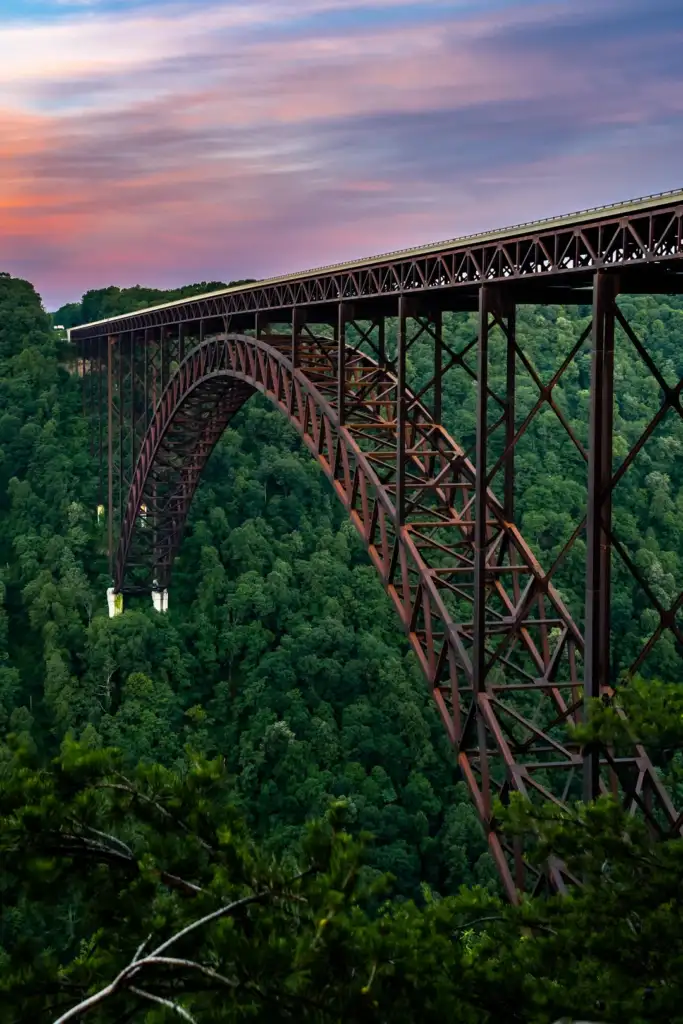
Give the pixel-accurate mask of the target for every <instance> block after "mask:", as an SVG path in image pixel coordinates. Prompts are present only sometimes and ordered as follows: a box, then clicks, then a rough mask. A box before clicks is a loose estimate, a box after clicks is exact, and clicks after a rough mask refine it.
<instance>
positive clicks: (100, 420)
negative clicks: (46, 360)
mask: <svg viewBox="0 0 683 1024" xmlns="http://www.w3.org/2000/svg"><path fill="white" fill-rule="evenodd" d="M103 348H104V344H103V339H102V337H98V339H97V391H98V399H97V405H98V414H97V444H98V454H99V483H98V490H97V504H98V505H103V504H104V401H103V399H104V395H103V392H104V374H105V369H104V353H103V351H102V350H103Z"/></svg>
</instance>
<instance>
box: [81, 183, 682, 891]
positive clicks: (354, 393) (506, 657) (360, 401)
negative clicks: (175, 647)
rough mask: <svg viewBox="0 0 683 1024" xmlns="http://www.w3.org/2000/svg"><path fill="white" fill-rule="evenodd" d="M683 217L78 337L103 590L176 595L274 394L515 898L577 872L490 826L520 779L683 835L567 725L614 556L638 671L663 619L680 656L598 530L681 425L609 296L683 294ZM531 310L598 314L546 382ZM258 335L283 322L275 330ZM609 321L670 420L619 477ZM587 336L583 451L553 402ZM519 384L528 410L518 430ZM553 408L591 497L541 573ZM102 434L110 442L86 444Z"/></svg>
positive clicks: (631, 764) (490, 251)
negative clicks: (540, 497)
mask: <svg viewBox="0 0 683 1024" xmlns="http://www.w3.org/2000/svg"><path fill="white" fill-rule="evenodd" d="M682 224H683V193H676V194H669V195H667V196H662V197H654V198H651V199H650V200H644V201H638V202H636V203H634V204H630V205H627V206H625V207H621V208H619V209H613V210H612V209H611V210H603V211H593V212H592V213H589V214H586V215H582V216H574V217H570V218H564V219H562V220H560V221H556V222H551V223H546V224H538V225H531V226H527V227H524V228H521V229H519V230H517V231H514V230H513V231H508V232H495V233H492V234H491V235H489V236H482V237H480V238H475V239H465V240H462V241H460V242H455V243H448V244H447V245H444V246H442V247H430V248H429V249H427V250H422V251H419V252H411V253H405V254H397V255H395V256H394V257H385V258H377V259H374V260H369V261H367V263H366V264H358V265H347V266H345V267H340V268H327V269H324V270H321V271H319V272H315V273H309V274H307V275H295V276H294V277H292V278H289V279H285V280H278V281H270V282H264V283H260V284H258V285H251V286H246V287H242V288H238V289H232V290H227V291H225V292H222V293H216V294H214V295H211V296H207V297H199V298H196V299H191V300H187V301H184V302H179V303H174V304H170V305H168V306H165V307H159V308H157V309H155V310H150V311H141V312H139V313H135V314H131V315H128V316H125V317H119V318H115V319H113V320H111V321H107V322H104V323H101V324H95V325H88V326H86V327H82V328H77V329H75V330H73V331H72V332H71V336H72V339H73V340H75V341H76V343H77V344H78V346H79V350H80V355H81V358H82V359H83V366H84V370H87V371H88V372H85V373H84V387H85V389H86V394H87V395H88V396H89V398H88V401H89V402H90V406H91V408H94V406H96V405H97V396H98V394H99V395H102V394H103V393H105V394H107V395H108V401H107V417H106V420H107V424H108V455H109V460H108V465H109V476H108V490H109V503H108V514H109V523H110V537H111V542H110V554H111V564H112V574H113V578H114V585H115V589H116V590H118V591H121V590H123V591H124V592H133V593H135V592H149V590H150V589H151V588H152V587H156V588H165V587H166V586H167V585H168V583H169V580H170V574H171V568H172V564H173V559H174V557H175V555H176V553H177V551H178V548H179V545H180V542H181V538H182V531H183V527H184V523H185V520H186V517H187V513H188V510H189V507H190V503H191V501H192V497H193V495H194V492H195V489H196V487H197V484H198V481H199V478H200V476H201V472H202V470H203V467H204V465H205V463H206V460H207V458H208V457H209V455H210V454H211V451H212V450H213V447H214V445H215V443H216V441H217V440H218V438H219V437H220V435H221V434H222V432H223V430H224V429H225V426H226V424H227V423H228V421H229V420H230V418H231V417H232V416H233V415H234V413H235V412H236V411H237V410H238V409H239V408H240V407H241V406H242V405H243V403H244V402H245V401H247V399H248V398H249V397H250V395H252V394H253V393H254V391H260V392H261V393H263V394H265V395H266V396H267V397H268V398H269V399H270V400H271V401H272V402H273V403H274V404H275V405H277V406H278V408H280V409H281V410H282V412H283V414H284V415H286V416H287V417H288V418H289V419H290V421H291V422H292V423H293V424H294V426H295V427H296V428H297V430H298V431H299V433H300V435H301V436H302V438H303V440H304V443H305V444H306V446H307V447H308V449H309V450H310V451H311V453H312V454H313V456H314V457H315V458H316V459H317V460H318V462H319V463H320V465H321V466H322V468H323V470H324V472H325V473H326V474H327V476H328V477H329V479H330V480H331V482H332V485H333V487H334V490H335V492H336V494H337V495H338V497H339V499H340V500H341V501H342V502H343V504H344V506H345V507H346V508H347V510H348V512H349V515H350V517H351V520H352V522H353V523H354V525H355V526H356V528H357V530H358V532H359V534H360V535H361V537H362V538H363V541H364V543H365V545H366V547H367V550H368V552H369V556H370V558H371V560H372V562H373V564H374V565H375V567H376V569H377V571H378V574H379V576H380V578H381V580H382V583H383V585H384V587H385V589H386V591H387V593H388V595H389V597H390V598H391V600H392V602H393V604H394V606H395V607H396V610H397V612H398V614H399V617H400V620H401V622H402V624H403V627H404V629H405V631H406V633H407V635H408V637H409V640H410V643H411V646H412V648H413V650H414V652H415V654H416V656H417V658H418V661H419V663H420V665H421V668H422V671H423V673H424V675H425V677H426V679H427V681H428V684H429V686H430V688H431V690H432V693H433V695H434V699H435V701H436V704H437V707H438V709H439V712H440V715H441V718H442V720H443V722H444V725H445V727H446V730H447V732H448V735H449V737H450V739H451V741H452V743H453V745H454V747H455V750H456V753H457V757H458V761H459V765H460V767H461V770H462V773H463V777H464V778H465V779H466V781H467V784H468V786H469V788H470V791H471V793H472V797H473V799H474V802H475V805H476V808H477V811H478V813H479V816H480V818H481V821H482V823H483V824H484V827H485V829H486V833H487V835H488V839H489V845H490V849H491V853H492V855H493V857H494V859H495V861H496V864H497V866H498V869H499V872H500V874H501V878H502V880H503V884H504V887H505V889H506V891H507V893H508V895H509V896H510V898H511V899H515V898H516V893H517V891H518V890H520V889H537V888H539V887H540V886H542V885H544V884H546V883H548V884H550V886H551V887H552V888H555V889H560V890H561V889H563V888H564V887H565V885H566V881H567V879H566V877H565V875H564V871H563V868H562V865H560V864H548V865H547V866H546V870H545V871H544V872H541V873H539V872H538V871H537V870H536V869H533V868H531V867H530V865H529V863H528V861H527V858H526V856H525V850H524V844H518V845H517V846H515V847H514V848H513V847H512V846H509V845H508V844H507V842H506V840H505V839H504V838H503V837H502V836H501V834H500V833H499V830H498V828H497V826H496V821H495V816H494V802H495V799H496V797H500V798H502V800H503V801H505V800H506V799H507V797H508V795H509V793H510V791H511V790H517V791H519V792H522V793H524V794H526V795H528V796H529V797H530V798H531V799H541V800H550V801H554V802H556V803H560V804H562V803H563V802H565V801H566V800H568V799H570V798H575V797H576V796H579V795H580V794H581V792H582V791H583V793H584V795H585V796H586V797H588V798H590V797H592V796H594V795H596V794H597V793H599V792H601V791H603V790H605V789H609V790H610V791H612V792H619V793H620V794H621V797H622V799H623V800H624V802H625V804H626V805H627V806H628V807H630V808H631V809H633V810H634V811H635V810H636V809H637V810H639V812H640V813H642V814H643V815H645V816H646V817H647V819H648V821H649V822H650V824H651V826H652V828H653V829H655V830H657V831H658V832H660V833H664V834H673V833H677V832H680V830H681V826H682V821H681V818H680V817H679V816H678V813H677V812H676V810H675V809H674V807H673V805H672V804H671V801H670V799H669V796H668V794H667V793H666V791H665V789H664V788H663V786H662V784H661V782H660V780H659V777H658V775H657V772H656V770H655V768H654V767H653V765H652V763H651V761H650V759H649V758H648V756H647V753H646V752H645V751H644V750H643V749H642V748H641V747H634V749H633V750H632V751H631V752H630V753H629V754H628V755H625V756H622V757H618V758H617V757H614V756H613V755H612V754H611V753H610V751H605V750H603V751H595V750H581V749H580V748H579V747H578V745H577V744H576V742H575V741H574V740H573V739H572V737H571V732H570V728H569V727H570V726H571V725H572V724H573V723H577V722H579V721H581V719H582V715H583V713H584V708H585V702H586V700H587V699H589V698H590V697H595V696H603V695H606V696H607V697H609V695H610V693H611V692H612V689H611V688H612V686H613V684H614V681H615V679H614V676H615V666H614V664H613V661H614V658H613V652H612V651H611V649H610V581H611V573H612V558H613V554H614V555H616V557H620V558H621V559H622V560H623V562H624V564H625V565H626V566H627V568H628V570H629V571H630V572H631V573H632V575H633V577H634V578H635V579H636V580H637V582H638V584H639V585H640V587H641V588H642V590H643V593H644V594H645V595H646V598H647V600H649V602H650V606H651V607H652V608H653V609H654V612H655V613H656V616H657V618H658V623H659V624H658V626H657V627H656V628H655V629H654V630H653V635H652V637H651V638H650V639H649V640H648V641H647V642H645V643H644V645H643V650H642V651H641V652H640V653H639V655H638V656H637V657H636V658H635V659H634V660H633V662H632V663H631V664H630V666H628V667H629V668H630V670H631V671H636V670H639V669H640V668H641V667H642V666H643V665H644V664H645V663H646V660H647V657H648V654H649V653H650V651H651V649H652V647H653V646H654V644H655V643H656V642H657V640H658V639H659V637H660V636H661V635H662V633H663V632H664V631H666V630H668V631H670V632H671V633H672V634H673V635H674V637H675V640H676V643H678V644H683V620H682V617H681V609H682V608H683V593H681V594H679V595H678V597H677V598H676V599H675V600H673V601H672V602H671V603H670V604H669V605H666V604H665V603H663V602H662V599H661V597H659V596H658V595H657V593H655V592H654V591H653V589H652V587H651V586H650V585H649V584H648V581H647V579H646V578H644V576H643V573H642V572H641V571H640V570H639V569H638V567H637V566H636V564H635V562H634V560H633V558H632V556H631V555H630V554H629V552H628V550H627V549H626V547H625V545H624V544H623V543H622V542H621V541H620V539H619V537H618V536H617V535H616V531H615V528H614V524H613V521H612V496H613V493H614V490H615V488H616V486H617V485H618V484H619V481H620V480H621V479H622V478H623V476H624V474H625V473H626V472H628V470H629V468H630V467H631V465H632V463H633V460H634V459H635V458H636V457H637V455H638V452H639V451H640V450H641V449H642V448H643V446H644V445H645V444H646V443H647V441H648V439H649V438H650V436H651V435H652V433H653V431H655V430H656V429H657V428H658V426H659V425H660V424H661V423H662V422H663V420H664V417H665V416H666V415H667V414H669V413H673V414H675V415H683V411H682V407H681V390H682V389H683V382H681V381H679V382H678V383H677V384H676V385H674V384H671V383H669V382H668V381H667V380H666V379H665V377H664V376H663V374H662V372H661V371H660V370H659V368H658V367H657V365H656V363H655V362H654V361H653V359H652V357H651V356H650V355H649V353H648V351H647V350H646V348H645V346H644V345H643V344H642V342H641V340H640V338H639V337H638V334H637V332H636V331H635V330H634V329H633V328H632V327H631V325H630V324H629V323H628V321H627V319H626V317H625V316H624V313H623V312H622V310H621V309H620V308H619V306H618V305H617V297H618V295H619V294H620V293H621V294H624V293H628V292H659V293H669V294H671V293H679V294H680V293H681V291H683V287H682V285H683V273H681V272H680V269H679V268H680V267H681V266H682V264H681V259H682V258H683V234H682ZM528 302H546V303H564V304H566V303H577V304H580V305H587V306H591V305H592V320H591V323H590V325H589V326H588V327H587V328H586V330H585V331H584V332H583V334H582V335H581V336H580V337H579V338H577V339H576V341H575V343H574V344H573V346H572V347H571V349H570V350H569V351H568V352H567V354H566V356H565V358H564V359H563V360H562V362H561V364H560V365H559V366H558V367H557V368H556V370H555V371H554V373H553V375H552V377H551V378H550V379H549V380H545V381H544V380H543V379H542V378H541V376H540V375H539V373H538V371H537V370H536V368H535V367H534V366H533V364H532V363H531V361H530V359H529V358H528V356H527V354H526V353H525V352H524V350H523V347H522V346H521V345H520V344H519V341H518V338H517V329H516V314H517V306H518V305H519V304H521V303H528ZM450 311H469V312H474V311H477V312H478V329H477V331H476V336H475V337H473V338H472V339H471V340H470V341H467V342H466V343H465V344H464V345H463V346H461V347H460V348H454V347H453V343H452V341H450V340H449V341H448V342H447V341H446V340H445V338H444V332H443V314H444V312H450ZM387 317H390V318H392V320H391V321H389V322H388V321H387ZM283 324H287V325H289V326H288V327H287V329H286V330H284V331H283V329H282V325H283ZM388 324H389V325H390V326H391V331H388V330H387V326H388ZM394 324H396V325H397V327H396V332H395V333H394V330H393V328H394ZM272 325H280V326H279V327H278V328H277V333H275V332H271V331H272ZM615 325H618V326H619V328H620V330H621V331H623V332H624V334H625V336H626V337H627V338H628V339H629V343H630V344H631V345H632V346H633V348H634V350H635V352H637V353H638V355H639V357H640V359H641V360H642V362H643V366H644V368H645V369H646V370H647V371H648V372H649V373H650V374H652V375H653V377H654V379H655V380H656V382H657V384H658V387H659V390H660V393H661V407H660V408H658V409H653V411H652V422H651V423H650V424H649V426H648V427H647V428H646V430H645V431H644V434H643V436H642V437H641V438H640V439H639V440H638V441H637V442H636V444H635V445H634V446H633V447H632V449H631V450H630V451H629V452H628V454H627V455H626V456H625V458H624V459H623V461H622V462H621V464H620V465H619V466H618V467H616V469H615V466H614V459H613V446H612V430H613V415H614V339H615ZM352 341H355V342H356V344H355V345H354V344H352ZM418 341H419V342H420V345H421V346H422V348H421V351H422V352H424V351H425V346H428V350H429V352H430V353H431V358H432V369H431V372H430V373H429V375H428V379H426V380H424V381H422V383H421V384H420V386H419V388H418V389H417V391H416V390H415V389H414V388H411V387H410V386H409V382H408V366H409V359H408V356H409V354H410V352H411V347H412V346H413V345H414V344H415V343H416V342H418ZM589 344H590V346H591V353H592V354H591V384H590V387H591V411H590V423H589V429H588V444H587V445H586V444H585V443H584V442H582V440H581V439H580V438H579V437H577V436H575V434H574V432H573V431H572V428H571V426H570V424H569V422H568V420H567V418H566V416H565V415H564V414H563V411H562V408H561V404H560V403H559V402H558V401H557V400H556V389H557V386H558V384H559V382H560V381H561V380H562V378H563V376H564V374H565V373H566V372H567V370H568V367H570V366H571V365H572V363H573V361H574V360H575V359H576V358H577V356H578V354H579V353H580V351H581V350H582V348H583V347H584V346H587V345H589ZM103 346H104V349H103ZM103 351H104V352H105V353H106V355H105V357H104V358H103V357H102V354H103ZM501 353H502V354H501ZM494 359H496V360H498V359H502V360H504V363H505V367H504V371H505V372H504V373H502V372H500V373H499V372H496V373H494V372H493V370H494V369H496V367H495V366H494V362H493V361H494ZM98 368H99V371H100V372H99V373H97V370H98ZM103 371H104V372H103ZM501 371H502V366H501ZM462 372H465V373H466V374H468V375H469V377H470V378H471V379H472V380H473V382H474V384H476V388H477V404H476V427H475V435H476V436H475V443H474V446H473V450H471V451H470V450H467V451H466V450H465V449H464V448H463V446H462V445H461V444H460V443H459V442H458V440H457V439H455V438H453V437H452V436H450V434H449V433H448V431H447V430H446V429H445V428H444V426H443V424H442V422H441V420H442V396H443V387H444V382H445V381H447V379H448V375H449V374H452V373H462ZM93 374H95V375H96V378H97V379H95V380H93V379H92V378H93ZM105 374H106V387H105V388H103V387H102V382H103V378H104V376H105ZM522 374H523V375H524V376H525V378H526V380H527V381H529V380H530V381H532V382H533V384H534V386H535V387H536V388H537V390H538V399H537V401H536V402H535V403H534V404H533V405H532V407H531V408H530V409H528V411H527V413H526V415H524V416H523V417H518V416H517V415H516V408H515V406H516V396H517V390H518V387H519V379H520V376H521V375H522ZM88 378H90V379H88ZM494 379H495V381H496V382H497V383H496V385H495V386H494ZM501 380H503V386H502V390H501V386H500V381H501ZM99 408H100V418H99V421H98V422H99V423H101V422H102V416H101V409H102V406H101V403H100V405H99ZM546 408H549V409H551V410H552V411H553V413H554V415H555V416H556V417H557V419H558V420H559V422H560V423H561V424H562V426H563V428H564V430H565V431H566V432H567V435H568V437H569V439H570V442H571V444H572V445H573V447H574V449H575V450H576V451H577V452H578V453H579V457H580V458H581V459H582V460H583V461H584V462H585V465H586V479H587V490H588V501H587V511H586V516H585V518H584V519H583V521H582V522H578V523H577V524H576V528H575V529H574V532H573V533H572V535H571V537H569V539H568V540H567V543H566V544H565V546H564V549H563V550H562V552H561V553H560V555H559V557H557V558H556V560H555V562H554V564H553V565H551V566H547V567H543V566H541V565H540V564H539V561H538V559H537V557H536V556H535V554H534V552H533V551H532V549H531V547H530V546H529V545H528V544H527V543H526V542H525V540H524V538H523V537H522V536H521V534H520V531H519V529H518V527H517V525H516V509H515V456H516V453H517V450H518V446H519V443H520V441H521V440H522V438H523V437H524V436H525V434H526V432H527V430H528V428H529V425H530V424H531V423H532V421H533V420H534V419H535V417H536V416H537V415H538V414H539V411H540V410H543V409H546ZM101 443H102V442H101V437H100V449H101ZM579 536H582V537H584V538H585V541H586V545H587V562H586V591H585V592H586V602H585V615H584V617H583V619H584V625H583V626H582V624H581V623H580V622H577V621H576V620H575V619H574V618H573V617H572V615H571V614H570V612H569V610H568V608H567V607H566V605H565V603H564V601H563V599H562V598H561V596H560V594H559V592H558V590H557V589H556V585H555V580H556V578H557V572H558V569H559V568H560V567H561V565H562V563H563V561H564V560H565V559H566V557H567V555H568V553H569V552H570V551H571V550H572V548H573V546H574V545H575V544H576V542H577V538H578V537H579Z"/></svg>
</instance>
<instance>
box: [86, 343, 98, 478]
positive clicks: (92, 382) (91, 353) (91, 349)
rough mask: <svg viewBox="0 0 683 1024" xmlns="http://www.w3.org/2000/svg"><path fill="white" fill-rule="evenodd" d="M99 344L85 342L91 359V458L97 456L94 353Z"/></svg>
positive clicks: (89, 382) (89, 411) (89, 408)
mask: <svg viewBox="0 0 683 1024" xmlns="http://www.w3.org/2000/svg"><path fill="white" fill-rule="evenodd" d="M96 344H97V343H96V342H95V341H93V340H92V339H88V341H86V342H84V343H83V345H84V347H86V346H87V348H88V350H89V353H90V358H89V359H88V421H87V422H88V435H89V436H88V450H89V453H90V457H91V458H92V456H93V455H94V454H95V374H94V372H93V371H94V365H95V360H94V359H93V353H94V352H95V345H96Z"/></svg>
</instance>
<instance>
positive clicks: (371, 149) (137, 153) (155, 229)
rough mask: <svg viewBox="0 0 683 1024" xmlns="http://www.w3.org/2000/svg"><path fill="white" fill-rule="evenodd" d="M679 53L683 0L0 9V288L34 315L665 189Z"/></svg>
mask: <svg viewBox="0 0 683 1024" xmlns="http://www.w3.org/2000/svg"><path fill="white" fill-rule="evenodd" d="M6 7H8V10H7V11H6V10H5V8H6ZM682 54H683V0H648V2H644V0H564V2H563V0H547V2H545V3H542V2H533V0H526V2H524V0H507V2H506V0H477V2H476V3H475V2H473V0H418V2H413V0H374V2H366V0H249V2H247V0H231V2H225V3H205V2H203V0H192V3H186V4H183V5H178V4H168V3H165V2H157V3H147V4H144V5H142V4H140V3H137V2H135V0H127V2H126V0H123V2H121V0H119V2H117V0H104V2H98V0H54V2H47V0H21V2H19V0H9V2H8V0H5V4H3V20H2V24H0V96H1V97H2V99H1V100H0V183H1V186H2V187H1V188H0V270H8V271H10V272H11V273H13V274H16V275H21V276H23V277H27V278H29V279H30V280H32V281H33V282H34V283H35V284H36V286H37V287H38V289H39V290H40V291H41V293H42V294H43V296H44V300H45V303H46V305H47V306H48V308H54V307H55V306H57V305H59V304H60V303H62V302H65V301H71V300H75V299H77V298H79V297H80V295H81V293H82V292H83V291H85V290H86V289H87V288H93V287H101V286H104V285H107V284H119V285H131V284H136V283H141V284H148V285H154V286H158V287H171V286H174V285H179V284H182V283H187V282H190V281H196V280H202V279H208V280H211V279H222V280H229V279H230V278H236V277H247V276H248V277H263V276H266V275H270V274H277V273H285V272H287V271H294V270H299V269H305V268H307V267H315V266H319V265H321V264H324V263H330V262H334V261H337V260H341V259H347V258H352V257H358V256H363V255H370V254H372V253H376V252H382V251H385V250H388V249H395V248H401V247H403V246H407V245H418V244H420V243H424V242H427V241H436V240H438V239H441V238H450V237H453V236H455V235H459V234H464V233H467V232H471V231H476V230H480V229H481V230H484V229H487V228H493V227H502V226H504V225H506V224H512V223H516V222H519V221H524V220H530V219H536V218H538V217H544V216H551V215H553V214H559V213H566V212H569V211H572V210H574V209H581V208H583V207H587V206H593V205H598V204H602V203H608V202H613V201H616V200H621V199H628V198H633V197H635V196H640V195H645V194H648V193H651V192H657V191H663V190H666V189H670V188H678V187H680V186H681V185H683V57H682V56H681V55H682Z"/></svg>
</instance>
